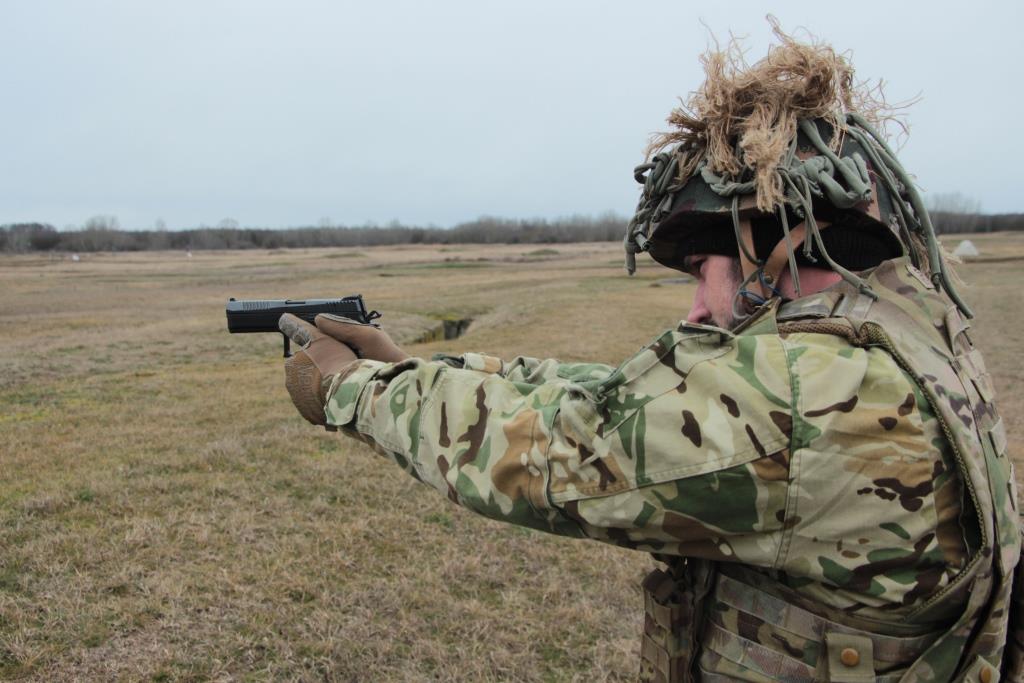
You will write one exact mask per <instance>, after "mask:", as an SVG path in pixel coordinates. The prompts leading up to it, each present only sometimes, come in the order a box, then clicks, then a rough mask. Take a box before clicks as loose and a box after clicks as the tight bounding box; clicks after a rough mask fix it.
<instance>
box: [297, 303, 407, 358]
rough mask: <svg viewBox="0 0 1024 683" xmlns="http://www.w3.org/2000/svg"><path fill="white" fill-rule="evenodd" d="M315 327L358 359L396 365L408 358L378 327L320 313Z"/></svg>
mask: <svg viewBox="0 0 1024 683" xmlns="http://www.w3.org/2000/svg"><path fill="white" fill-rule="evenodd" d="M316 326H317V328H319V330H320V331H321V332H323V333H324V334H326V335H329V336H331V337H333V338H335V339H337V340H338V341H340V342H342V343H343V344H345V345H346V346H348V347H349V348H351V349H353V350H354V351H355V352H356V353H357V354H359V357H360V358H369V359H370V360H379V361H384V362H385V363H397V362H399V361H403V360H405V359H406V358H408V357H409V354H407V353H406V352H405V351H403V350H402V348H401V347H400V346H398V345H397V344H395V342H393V341H391V337H389V336H388V333H387V332H385V331H384V330H382V329H380V326H379V325H374V324H372V323H371V324H363V323H358V322H356V321H355V320H349V319H348V318H344V317H342V316H340V315H333V314H331V313H321V314H320V315H318V316H317V317H316Z"/></svg>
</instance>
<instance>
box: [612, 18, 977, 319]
mask: <svg viewBox="0 0 1024 683" xmlns="http://www.w3.org/2000/svg"><path fill="white" fill-rule="evenodd" d="M769 21H770V22H771V23H772V26H773V29H774V32H775V35H776V36H777V37H778V38H779V39H780V41H781V45H779V46H776V47H774V48H773V49H772V50H771V51H770V52H769V54H768V56H767V57H765V58H764V59H762V60H761V61H759V62H757V63H755V64H753V65H751V66H747V65H746V64H745V63H742V53H741V52H740V51H739V48H738V47H736V46H735V44H733V45H730V47H729V48H727V49H726V50H717V51H712V52H710V53H708V54H707V55H705V56H704V58H703V61H704V64H705V70H706V72H707V80H706V81H705V83H704V85H703V86H702V87H701V88H700V89H699V90H698V91H696V92H694V93H692V94H691V96H690V98H689V101H688V102H687V103H686V104H685V105H684V106H683V107H681V108H679V109H676V110H674V111H673V112H672V114H671V115H670V117H669V119H668V120H669V123H671V124H673V125H674V126H675V127H676V130H674V131H672V132H669V133H663V134H661V135H659V136H658V137H656V138H655V140H654V142H652V146H651V149H650V150H649V156H648V160H647V161H646V162H645V163H643V164H641V165H639V166H637V167H636V169H635V170H634V177H635V179H636V180H637V182H639V183H641V184H642V185H643V188H642V191H641V196H640V201H639V203H638V205H637V209H636V213H635V215H634V216H633V218H632V219H631V220H630V222H629V225H628V227H627V230H626V237H625V249H626V269H627V271H628V272H629V273H630V274H632V273H633V272H634V271H635V269H636V254H637V253H639V252H648V253H649V254H650V255H651V256H652V258H654V260H655V261H657V262H658V263H661V264H662V265H665V266H668V267H670V268H677V269H682V268H683V259H684V258H685V257H686V256H688V255H692V254H695V253H723V254H732V255H738V256H739V259H740V264H741V266H742V270H743V275H744V283H743V286H742V287H741V288H740V292H739V293H738V298H737V305H736V306H734V309H736V310H735V312H737V314H739V315H742V313H743V310H744V309H745V310H746V311H748V312H749V311H750V310H752V309H753V308H754V307H756V306H757V305H758V304H761V303H763V302H765V301H767V300H770V299H772V298H773V297H776V296H779V295H780V293H779V291H778V290H777V289H776V287H775V285H776V284H777V282H778V279H779V276H780V275H781V273H782V272H783V271H784V270H785V269H786V267H787V266H788V267H789V269H790V272H791V273H792V276H793V280H794V285H795V288H796V291H797V295H798V296H799V294H800V284H799V275H798V269H797V265H798V264H801V263H802V264H814V265H818V266H821V267H826V268H830V269H831V270H833V271H835V272H836V273H838V274H839V275H840V276H842V278H843V279H844V280H847V281H848V282H850V283H852V284H854V285H855V286H856V287H858V288H859V289H860V290H861V291H862V292H864V293H865V294H866V295H868V296H874V293H873V292H872V291H871V289H870V287H869V286H868V285H867V283H866V282H865V281H864V280H863V279H862V278H861V277H859V276H858V275H857V274H856V273H857V271H860V270H865V269H867V268H870V267H872V266H875V265H877V264H878V263H880V262H881V261H883V260H885V259H887V258H895V257H898V256H901V255H905V256H908V257H909V258H910V260H911V263H912V264H913V265H914V266H915V267H916V268H918V269H920V270H922V271H923V272H926V273H927V274H928V276H929V277H930V278H931V279H932V281H933V282H934V284H935V286H936V287H937V288H939V289H942V290H944V291H945V292H946V293H947V295H948V296H949V297H950V298H951V299H952V300H953V301H954V302H955V303H956V304H957V306H958V307H959V308H960V309H961V310H962V311H963V312H964V313H965V315H967V316H970V315H971V313H970V311H969V309H968V308H967V306H966V305H965V304H964V303H963V301H962V300H961V299H960V297H959V296H958V294H957V293H956V290H955V288H954V287H953V285H952V282H951V277H950V274H949V273H948V271H947V266H946V263H945V259H944V258H943V257H942V254H941V250H940V247H939V243H938V240H937V238H936V236H935V231H934V229H933V227H932V224H931V220H930V218H929V216H928V212H927V210H926V209H925V207H924V204H923V202H922V200H921V197H920V194H919V193H918V191H917V189H916V187H915V185H914V182H913V179H912V178H911V177H910V176H909V174H908V173H907V172H906V171H905V170H904V169H903V167H902V165H901V164H900V163H899V161H898V160H897V159H896V155H895V154H894V152H893V150H892V149H891V147H890V146H889V144H888V142H887V141H886V139H885V137H884V136H883V135H881V134H880V133H879V132H878V130H877V125H875V124H877V122H878V121H879V120H880V115H879V112H880V111H882V110H884V102H880V101H878V100H877V99H873V98H872V97H871V93H870V92H866V91H865V90H864V89H863V88H860V89H858V86H855V85H854V81H853V68H852V66H851V65H850V64H849V62H848V61H847V60H846V58H845V57H844V56H842V55H839V54H837V53H836V52H835V51H834V50H833V49H832V48H831V47H829V46H827V45H822V44H813V43H812V44H805V43H800V42H798V41H796V40H794V39H792V38H791V37H790V36H788V35H786V34H785V33H783V32H782V31H781V29H780V28H779V26H778V23H777V22H776V21H775V20H774V19H773V18H771V17H769Z"/></svg>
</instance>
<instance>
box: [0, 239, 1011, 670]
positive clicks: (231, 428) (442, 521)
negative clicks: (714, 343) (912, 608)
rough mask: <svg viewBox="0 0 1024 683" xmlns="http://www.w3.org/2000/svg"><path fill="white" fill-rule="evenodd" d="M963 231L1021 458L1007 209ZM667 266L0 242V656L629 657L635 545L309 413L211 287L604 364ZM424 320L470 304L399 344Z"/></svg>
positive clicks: (74, 660)
mask: <svg viewBox="0 0 1024 683" xmlns="http://www.w3.org/2000/svg"><path fill="white" fill-rule="evenodd" d="M946 242H947V244H950V245H952V244H955V243H956V242H955V240H953V239H950V238H947V240H946ZM975 243H976V244H978V245H979V247H980V248H981V250H982V254H983V255H984V256H986V257H993V259H992V260H987V261H983V262H978V263H969V264H966V265H965V266H963V267H962V269H961V272H962V274H963V276H964V278H965V279H966V280H967V281H968V282H969V283H970V285H971V286H970V287H969V288H967V289H966V290H965V295H966V297H967V298H968V299H969V301H970V302H971V303H972V304H973V305H974V306H975V309H976V312H977V314H978V319H977V322H976V325H975V330H976V332H977V334H976V335H975V336H976V339H978V340H979V342H980V344H981V346H982V347H983V348H984V349H985V351H986V353H987V358H988V363H989V367H990V369H991V370H992V372H993V374H994V376H995V381H996V385H997V389H998V390H999V393H1000V395H1001V401H1002V408H1001V409H1002V412H1003V414H1004V419H1005V420H1006V422H1007V425H1008V429H1009V433H1010V448H1011V451H1012V454H1013V456H1014V457H1015V458H1016V459H1017V460H1018V462H1019V461H1020V459H1021V458H1022V457H1024V443H1022V440H1021V439H1022V434H1024V430H1022V429H1021V422H1022V415H1024V410H1022V408H1024V370H1021V361H1020V358H1019V357H1018V351H1019V349H1020V348H1021V342H1020V340H1021V339H1024V315H1022V313H1024V310H1022V306H1021V303H1020V295H1019V292H1018V287H1019V283H1020V280H1021V279H1022V276H1024V261H1021V260H1010V259H1008V258H1007V257H1024V235H1014V236H1010V235H988V236H981V237H979V238H976V239H975ZM995 257H998V258H995ZM673 276H674V273H672V272H671V271H667V270H664V269H661V268H658V267H657V266H654V265H653V264H651V262H650V261H649V260H647V261H644V262H643V264H642V267H641V269H640V271H639V272H638V275H637V276H636V277H634V278H627V277H626V276H625V275H624V274H623V271H622V267H621V250H620V247H619V245H617V244H580V245H557V246H554V247H551V248H546V249H542V248H538V247H536V246H532V245H531V246H524V245H506V246H500V247H475V246H458V247H421V246H410V247H395V248H373V249H350V250H342V249H333V250H309V251H275V252H216V253H206V252H199V253H196V254H195V256H194V258H186V256H185V255H184V254H181V253H167V252H165V253H146V254H116V255H109V254H100V255H84V256H83V257H82V260H81V261H80V262H71V261H69V260H66V259H64V260H56V259H51V258H49V257H47V256H16V257H0V321H2V325H0V679H3V680H19V681H21V680H24V681H65V680H85V681H108V680H126V681H206V680H243V681H263V680H274V681H277V680H289V681H291V680H296V681H298V680H302V681H305V680H310V681H313V680H316V681H434V680H437V681H463V680H464V681H491V680H501V681H601V680H609V681H618V680H628V679H630V678H631V676H632V675H633V674H634V672H635V671H636V667H637V653H638V637H639V629H640V625H641V618H642V615H641V600H640V591H639V582H640V580H641V578H642V577H643V575H644V574H645V573H646V572H647V571H648V569H649V568H650V566H651V565H652V562H651V560H650V559H648V558H647V557H645V556H644V555H642V554H639V553H632V552H629V551H625V550H620V549H616V548H611V547H606V546H603V545H601V544H598V543H593V542H581V541H570V540H565V539H560V538H556V537H552V536H547V535H545V534H542V533H537V532H533V531H527V530H522V529H518V528H514V527H510V526H505V525H501V524H498V523H494V522H490V521H487V520H484V519H480V518H477V517H475V516H473V515H472V514H470V513H468V512H466V511H463V510H461V509H458V508H456V507H454V506H452V505H451V504H450V503H448V502H447V501H446V500H444V499H443V498H442V497H440V496H438V495H437V494H435V493H434V492H433V491H432V490H429V489H427V488H426V487H424V486H422V485H420V484H417V483H416V482H415V481H413V480H412V479H410V478H408V477H407V476H406V475H404V474H403V473H402V472H401V471H399V470H398V469H397V468H395V467H394V466H393V465H391V464H389V463H387V462H385V461H383V460H382V459H380V458H378V457H377V456H375V455H374V454H373V453H372V452H371V451H370V450H369V449H368V448H366V447H364V446H362V445H361V444H357V443H355V442H354V441H349V440H346V439H344V438H342V437H340V436H337V435H332V434H327V433H325V432H323V431H321V430H318V429H316V428H314V427H311V426H310V425H308V424H306V423H305V422H303V421H302V419H301V418H300V417H299V416H298V414H297V413H296V412H295V410H294V409H293V408H292V406H291V403H290V401H289V399H288V396H287V394H286V392H285V390H284V386H283V373H282V368H281V359H280V354H281V350H280V337H279V336H276V335H269V334H268V335H229V334H228V333H227V331H226V327H225V319H224V312H223V305H224V301H225V300H226V299H227V298H228V297H230V296H234V297H238V298H283V297H293V298H298V297H310V296H331V295H343V294H353V293H362V294H363V295H364V296H365V297H366V299H367V302H368V304H369V305H370V306H371V307H373V308H377V309H379V310H381V311H383V312H384V314H385V315H384V318H383V321H382V322H384V324H385V327H386V328H388V329H389V330H391V331H392V333H393V334H394V336H396V337H397V338H398V339H399V340H400V341H402V342H405V343H407V344H409V346H408V348H409V350H410V351H411V352H412V353H414V354H417V355H423V356H429V355H430V354H433V353H435V352H437V351H441V350H446V351H454V352H459V351H467V350H481V351H488V352H490V353H494V354H497V355H501V356H504V357H512V356H514V355H517V354H525V355H532V356H540V357H559V358H561V359H563V360H598V361H604V362H610V363H617V362H618V361H620V360H622V359H624V358H626V357H627V356H628V355H629V354H631V353H632V352H633V351H634V350H635V349H636V348H637V347H639V346H640V345H642V344H644V343H645V342H647V341H648V340H649V339H651V338H652V337H654V336H655V334H656V333H657V332H659V331H660V330H662V329H664V328H666V327H668V326H670V325H673V324H674V323H675V322H676V321H677V320H678V319H679V318H680V317H682V315H683V314H684V312H685V310H686V308H687V305H688V303H689V300H690V297H691V296H692V293H693V292H692V285H688V284H679V283H678V282H662V280H665V279H668V278H672V277H673ZM441 318H472V319H473V323H472V325H471V326H470V328H469V330H468V332H467V334H465V335H464V336H463V337H461V338H459V339H453V340H449V341H446V342H445V341H435V342H430V343H414V342H415V341H416V340H417V339H423V338H425V337H427V336H429V335H428V333H429V331H430V330H431V328H432V327H433V326H435V325H436V324H437V322H436V321H437V320H438V319H441Z"/></svg>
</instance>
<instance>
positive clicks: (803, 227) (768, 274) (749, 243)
mask: <svg viewBox="0 0 1024 683" xmlns="http://www.w3.org/2000/svg"><path fill="white" fill-rule="evenodd" d="M735 225H736V236H737V242H738V244H739V247H740V249H739V252H740V268H741V269H742V271H743V282H744V288H747V287H748V286H749V287H754V288H756V289H754V291H753V293H754V294H757V295H758V296H760V297H761V298H762V299H763V300H765V301H767V300H768V299H771V298H772V297H773V296H779V295H780V292H779V290H778V286H779V280H780V279H781V278H782V273H783V271H784V270H786V266H792V265H795V262H793V261H792V258H791V257H792V255H793V254H794V253H796V249H798V248H799V247H800V245H802V244H803V243H804V241H805V240H806V239H807V222H806V221H804V222H802V223H800V224H799V225H797V226H795V227H793V228H791V229H789V230H788V231H787V233H786V236H785V237H784V238H782V239H781V240H779V242H778V243H777V244H776V245H775V247H774V248H773V249H772V251H771V253H770V254H768V258H766V259H765V260H764V261H759V260H757V257H756V256H755V255H754V254H755V249H754V235H753V228H752V226H751V222H750V219H748V218H742V219H739V220H738V221H736V223H735ZM817 225H818V229H819V230H822V229H824V228H827V227H828V226H829V223H828V222H827V221H818V223H817ZM799 277H800V276H799V275H798V274H797V273H795V272H794V273H793V278H794V281H795V282H796V287H797V291H796V295H797V296H798V297H799V296H801V294H802V292H801V291H800V285H799V282H800V281H799V279H798V278H799Z"/></svg>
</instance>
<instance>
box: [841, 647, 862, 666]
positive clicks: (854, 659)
mask: <svg viewBox="0 0 1024 683" xmlns="http://www.w3.org/2000/svg"><path fill="white" fill-rule="evenodd" d="M839 661H840V662H842V663H843V664H845V665H846V666H850V667H853V666H857V665H858V664H860V653H859V652H857V651H856V650H854V649H853V648H852V647H844V648H843V651H842V652H840V653H839Z"/></svg>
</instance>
